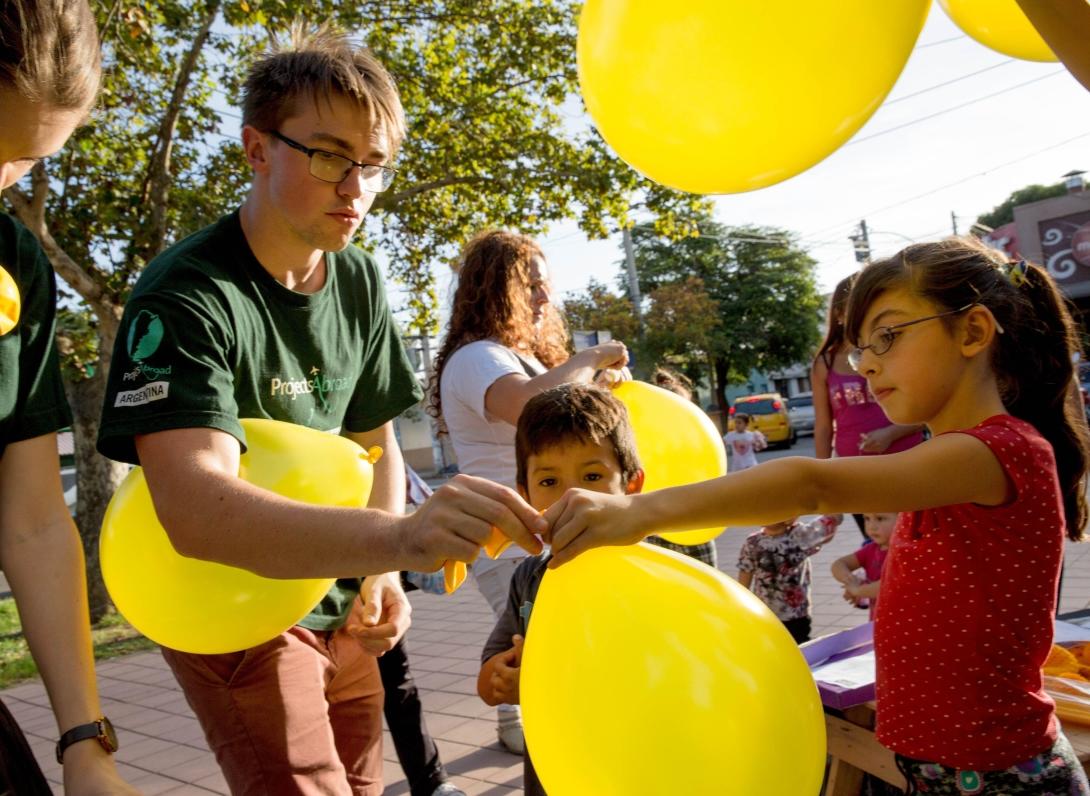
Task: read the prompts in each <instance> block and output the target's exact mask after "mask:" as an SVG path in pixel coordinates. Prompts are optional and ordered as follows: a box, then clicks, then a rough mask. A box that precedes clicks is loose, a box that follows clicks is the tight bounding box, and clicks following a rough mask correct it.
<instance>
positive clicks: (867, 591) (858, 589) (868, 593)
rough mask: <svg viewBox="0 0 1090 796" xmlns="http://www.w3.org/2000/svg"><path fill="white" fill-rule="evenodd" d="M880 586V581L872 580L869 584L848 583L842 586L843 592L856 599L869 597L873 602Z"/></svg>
mask: <svg viewBox="0 0 1090 796" xmlns="http://www.w3.org/2000/svg"><path fill="white" fill-rule="evenodd" d="M881 585H882V581H880V580H872V581H870V582H869V583H850V584H847V585H845V586H844V591H846V592H847V593H848V594H850V595H851V596H852V597H855V598H857V599H858V598H861V597H869V598H870V599H872V600H873V599H874V598H875V597H877V596H878V591H879V587H880V586H881Z"/></svg>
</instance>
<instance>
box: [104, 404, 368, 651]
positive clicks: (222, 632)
mask: <svg viewBox="0 0 1090 796" xmlns="http://www.w3.org/2000/svg"><path fill="white" fill-rule="evenodd" d="M242 427H243V429H244V430H245V432H246V444H247V451H246V453H244V454H242V458H241V461H240V464H239V476H240V477H241V478H244V479H245V480H247V481H249V482H250V483H252V484H256V485H257V486H260V487H263V488H265V489H268V490H270V491H273V492H276V493H278V494H280V495H284V496H285V497H289V498H293V499H295V500H299V501H302V502H304V503H314V504H319V505H326V506H353V507H360V506H365V505H367V498H368V496H369V495H370V493H371V480H372V475H373V468H372V464H373V463H374V462H375V461H377V459H378V456H379V455H381V450H380V449H378V448H372V449H371V450H370V451H364V450H363V449H362V448H360V446H359V445H357V444H356V443H354V442H352V441H351V440H349V439H346V438H344V437H340V436H337V435H335V434H323V433H322V432H320V431H315V430H313V429H308V428H304V427H302V426H296V425H293V424H290V423H280V422H277V421H275V420H243V421H242ZM99 553H100V558H101V563H102V576H103V579H104V580H105V581H106V588H107V589H108V590H109V592H110V597H111V598H112V599H113V601H114V605H116V606H117V609H118V610H119V611H120V612H121V613H122V614H123V615H124V617H125V618H126V619H127V620H128V621H129V622H130V623H131V624H132V625H133V627H135V628H136V629H137V630H139V631H140V632H141V633H143V634H144V635H145V636H147V637H148V638H150V639H152V640H153V641H156V642H158V643H159V644H162V645H163V646H165V647H171V648H173V649H177V650H182V651H184V652H199V653H204V654H213V653H219V652H233V651H235V650H241V649H247V648H249V647H253V646H255V645H257V644H261V643H263V642H265V641H268V640H269V639H271V638H274V637H276V636H277V635H278V634H280V633H282V632H283V631H284V630H287V629H288V628H289V627H291V626H292V625H293V624H295V623H296V622H298V621H299V620H300V619H302V618H303V617H304V616H306V615H307V613H308V612H309V611H310V610H311V609H312V608H313V607H314V606H315V605H317V604H318V602H319V601H320V600H321V599H322V597H323V596H325V593H326V592H327V591H329V588H330V586H332V585H333V580H332V579H329V578H317V579H305V580H277V579H272V578H263V577H261V576H259V575H255V574H254V573H252V572H248V571H247V570H244V569H239V568H237V567H230V566H226V565H224V564H216V563H213V562H211V561H201V560H198V559H194V558H185V557H183V556H181V555H179V554H178V553H177V552H176V551H175V550H174V547H173V546H172V545H171V543H170V539H169V538H168V537H167V534H166V531H165V530H164V529H163V526H162V525H160V524H159V520H158V518H157V517H156V515H155V507H154V506H153V505H152V500H151V494H150V493H149V492H148V486H147V482H146V481H145V480H144V473H143V470H142V469H141V468H139V467H137V468H136V469H134V470H133V471H132V472H131V473H129V475H128V477H127V478H126V479H125V480H124V482H123V483H122V484H121V487H120V488H119V489H118V490H117V492H116V493H115V494H114V497H113V499H112V500H111V501H110V505H109V507H108V508H107V510H106V516H105V518H104V520H103V524H102V536H101V540H100V550H99Z"/></svg>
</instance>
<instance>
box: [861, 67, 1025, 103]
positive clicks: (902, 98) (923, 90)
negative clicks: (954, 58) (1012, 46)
mask: <svg viewBox="0 0 1090 796" xmlns="http://www.w3.org/2000/svg"><path fill="white" fill-rule="evenodd" d="M1013 63H1016V60H1015V59H1014V58H1008V59H1007V60H1006V61H1000V62H999V63H997V64H992V65H991V66H986V67H984V68H983V69H978V70H976V71H975V72H970V73H969V74H967V75H962V76H961V77H955V78H951V79H950V80H946V81H944V82H942V83H936V84H935V85H933V86H928V87H927V88H921V89H920V90H919V91H913V92H912V93H911V94H905V95H903V96H900V97H896V98H895V99H891V100H886V101H885V102H883V103H882V106H883V107H885V106H887V105H896V104H897V103H898V102H904V101H905V100H909V99H912V98H913V97H918V96H920V95H921V94H926V93H927V92H929V91H934V90H936V89H940V88H945V87H946V86H949V85H951V84H953V83H959V82H961V81H962V80H968V79H969V78H970V77H976V76H977V75H982V74H984V73H985V72H990V71H991V70H993V69H998V68H999V67H1001V66H1006V65H1007V64H1013Z"/></svg>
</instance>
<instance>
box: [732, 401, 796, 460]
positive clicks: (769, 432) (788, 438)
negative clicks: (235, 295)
mask: <svg viewBox="0 0 1090 796" xmlns="http://www.w3.org/2000/svg"><path fill="white" fill-rule="evenodd" d="M739 413H741V414H744V415H749V418H750V420H749V430H750V431H760V432H761V433H762V434H764V436H765V439H767V440H768V444H769V445H776V444H780V445H783V446H784V447H791V446H792V445H794V444H795V439H796V438H797V436H798V435H797V434H796V433H795V429H794V428H793V427H792V425H791V418H789V417H788V416H787V401H785V400H784V399H783V397H782V396H781V395H780V394H779V393H778V392H765V393H759V394H757V395H743V396H741V397H740V398H735V399H734V405H733V406H731V408H730V422H729V424H728V430H731V431H733V430H734V416H735V415H736V414H739Z"/></svg>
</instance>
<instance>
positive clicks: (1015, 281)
mask: <svg viewBox="0 0 1090 796" xmlns="http://www.w3.org/2000/svg"><path fill="white" fill-rule="evenodd" d="M1003 273H1004V274H1005V275H1006V277H1007V280H1008V281H1009V282H1010V283H1011V284H1012V285H1014V286H1015V287H1022V285H1024V284H1026V261H1025V260H1019V261H1018V262H1016V263H1015V262H1008V263H1007V264H1006V265H1005V266H1003Z"/></svg>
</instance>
